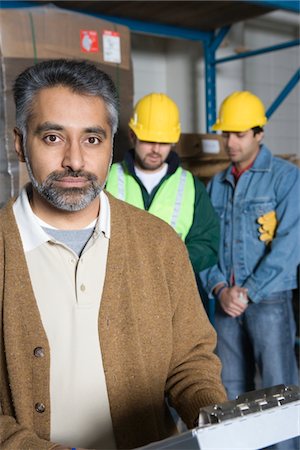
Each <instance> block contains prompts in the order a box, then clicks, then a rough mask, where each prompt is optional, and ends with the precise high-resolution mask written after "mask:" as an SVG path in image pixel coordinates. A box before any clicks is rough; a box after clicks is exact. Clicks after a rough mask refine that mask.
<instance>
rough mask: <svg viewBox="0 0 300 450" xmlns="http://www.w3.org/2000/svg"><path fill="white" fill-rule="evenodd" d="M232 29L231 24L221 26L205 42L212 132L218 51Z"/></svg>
mask: <svg viewBox="0 0 300 450" xmlns="http://www.w3.org/2000/svg"><path fill="white" fill-rule="evenodd" d="M229 30H230V26H226V27H223V28H221V29H220V30H219V31H218V32H217V33H216V35H213V36H212V37H211V39H210V41H206V42H204V54H205V98H206V131H207V133H210V132H211V127H212V125H213V124H214V123H215V121H216V117H217V108H216V66H215V56H216V51H217V49H218V47H219V46H220V44H221V43H222V41H223V39H224V37H225V36H226V34H227V33H228V31H229Z"/></svg>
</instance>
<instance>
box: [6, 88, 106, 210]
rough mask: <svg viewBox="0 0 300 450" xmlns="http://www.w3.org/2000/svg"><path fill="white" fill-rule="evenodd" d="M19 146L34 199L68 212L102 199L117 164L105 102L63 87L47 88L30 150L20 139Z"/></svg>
mask: <svg viewBox="0 0 300 450" xmlns="http://www.w3.org/2000/svg"><path fill="white" fill-rule="evenodd" d="M15 144H16V151H17V153H18V155H19V159H20V160H22V161H24V160H26V164H27V168H28V172H29V176H30V178H31V181H32V184H33V187H34V195H37V193H38V195H39V196H40V197H42V198H43V199H45V200H46V201H47V202H49V203H50V204H51V205H52V206H54V207H56V208H59V209H62V210H65V211H79V210H81V209H84V208H85V207H86V206H88V205H89V204H90V203H91V202H92V201H93V200H95V199H96V197H98V194H99V192H100V191H101V190H102V188H103V186H104V184H105V181H106V177H107V173H108V169H109V165H110V162H111V154H112V136H111V129H110V126H109V124H108V122H107V113H106V108H105V104H104V101H103V100H102V99H101V98H99V97H92V96H87V95H79V94H76V93H73V92H72V91H71V90H69V89H68V88H66V87H62V86H58V87H53V88H46V89H42V90H41V91H40V92H39V93H38V94H37V95H36V97H35V99H34V102H33V108H32V114H31V116H30V118H29V122H28V124H27V141H26V143H24V145H25V146H26V148H25V149H23V148H22V142H21V137H20V136H19V135H18V134H16V140H15ZM23 152H24V153H25V154H24V155H23Z"/></svg>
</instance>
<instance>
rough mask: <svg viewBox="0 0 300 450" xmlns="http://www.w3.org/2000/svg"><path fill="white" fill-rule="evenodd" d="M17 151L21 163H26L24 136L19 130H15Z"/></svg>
mask: <svg viewBox="0 0 300 450" xmlns="http://www.w3.org/2000/svg"><path fill="white" fill-rule="evenodd" d="M14 141H15V151H16V153H17V155H18V160H19V161H20V162H25V156H24V143H23V135H22V133H21V132H20V130H19V129H18V128H14Z"/></svg>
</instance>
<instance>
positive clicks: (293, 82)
mask: <svg viewBox="0 0 300 450" xmlns="http://www.w3.org/2000/svg"><path fill="white" fill-rule="evenodd" d="M299 80H300V69H298V70H296V72H295V74H294V75H293V76H292V78H291V79H290V81H289V82H288V83H287V85H286V86H285V87H284V88H283V89H282V91H281V92H280V94H279V95H278V96H277V98H276V99H275V100H274V102H273V103H272V105H271V106H270V107H269V108H268V110H267V111H266V116H267V118H268V119H269V117H271V115H272V114H273V113H274V112H275V111H276V109H277V108H278V107H279V105H280V104H281V103H282V102H283V100H284V99H285V98H286V97H287V96H288V94H289V93H290V92H291V90H292V89H293V88H294V87H295V86H296V84H297V83H299Z"/></svg>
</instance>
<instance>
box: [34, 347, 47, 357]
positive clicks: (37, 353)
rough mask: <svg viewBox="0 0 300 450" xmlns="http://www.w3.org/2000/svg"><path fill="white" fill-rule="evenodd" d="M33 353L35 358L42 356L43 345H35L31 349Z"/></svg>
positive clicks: (43, 351) (43, 354)
mask: <svg viewBox="0 0 300 450" xmlns="http://www.w3.org/2000/svg"><path fill="white" fill-rule="evenodd" d="M33 354H34V356H35V357H36V358H43V356H45V350H44V349H43V347H36V348H35V349H34V350H33Z"/></svg>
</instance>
